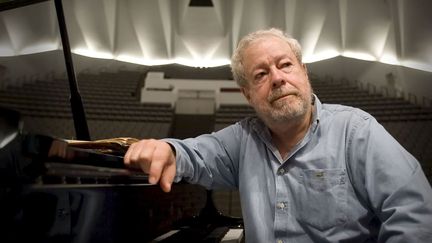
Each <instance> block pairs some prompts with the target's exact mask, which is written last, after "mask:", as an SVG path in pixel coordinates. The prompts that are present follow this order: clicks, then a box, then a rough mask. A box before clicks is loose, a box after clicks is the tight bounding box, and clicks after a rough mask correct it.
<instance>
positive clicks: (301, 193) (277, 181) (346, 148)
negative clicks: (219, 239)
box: [124, 29, 432, 243]
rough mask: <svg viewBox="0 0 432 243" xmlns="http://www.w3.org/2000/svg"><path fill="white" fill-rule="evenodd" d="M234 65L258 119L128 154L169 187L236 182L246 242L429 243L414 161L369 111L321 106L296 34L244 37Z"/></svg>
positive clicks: (431, 219) (431, 206) (431, 205)
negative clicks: (175, 184)
mask: <svg viewBox="0 0 432 243" xmlns="http://www.w3.org/2000/svg"><path fill="white" fill-rule="evenodd" d="M232 71H233V75H234V78H235V79H236V81H237V82H238V84H239V86H240V87H241V90H242V92H243V94H244V96H245V97H246V98H247V100H248V101H249V104H250V105H251V106H252V107H253V108H254V109H255V111H256V114H257V116H258V117H254V118H246V119H244V120H242V121H239V122H237V123H236V124H233V125H231V126H228V127H227V128H225V129H222V130H220V131H218V132H214V133H212V134H204V135H201V136H198V137H196V138H188V139H185V140H178V139H163V140H141V141H139V142H137V143H135V144H133V145H132V146H131V147H130V148H129V150H128V151H127V153H126V155H125V159H124V161H125V164H126V165H128V166H138V165H139V166H140V167H141V168H142V169H143V171H145V172H147V173H149V181H150V182H151V183H160V185H161V187H162V189H163V190H164V191H167V192H168V191H170V188H171V184H172V182H173V181H179V180H181V179H184V180H186V181H188V182H190V183H198V184H201V185H203V186H205V187H207V188H209V189H218V188H238V189H239V191H240V197H241V205H242V212H243V220H244V223H245V232H246V241H247V242H263V243H267V242H432V226H431V225H432V189H431V187H430V185H429V183H428V181H427V179H426V177H425V175H424V173H423V171H422V169H421V167H420V164H419V163H418V161H417V160H416V159H415V158H414V157H413V156H412V155H411V154H409V153H408V152H407V151H406V150H405V149H404V148H403V147H402V146H401V145H400V144H399V143H397V141H396V140H395V139H394V138H393V137H392V136H391V135H390V134H389V133H388V132H387V131H386V130H385V129H384V128H383V127H382V126H381V125H380V124H379V123H378V122H377V121H376V120H375V119H374V118H373V117H372V116H371V115H369V114H368V113H366V112H364V111H362V110H359V109H356V108H353V107H347V106H342V105H329V104H322V103H321V102H320V101H319V99H318V97H316V96H315V95H314V94H313V92H312V88H311V85H310V82H309V79H308V74H307V69H306V66H305V65H304V64H303V63H302V57H301V48H300V45H299V44H298V42H297V41H296V40H295V39H292V38H289V37H288V36H286V35H285V34H284V33H283V32H281V31H280V30H277V29H269V30H262V31H257V32H254V33H251V34H249V35H247V36H245V37H244V38H243V39H242V40H241V41H240V43H239V45H238V48H237V49H236V51H235V53H234V55H233V57H232Z"/></svg>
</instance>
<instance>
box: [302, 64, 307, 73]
mask: <svg viewBox="0 0 432 243" xmlns="http://www.w3.org/2000/svg"><path fill="white" fill-rule="evenodd" d="M302 66H303V69H304V71H305V73H306V74H307V73H308V70H307V66H306V64H304V63H303V64H302Z"/></svg>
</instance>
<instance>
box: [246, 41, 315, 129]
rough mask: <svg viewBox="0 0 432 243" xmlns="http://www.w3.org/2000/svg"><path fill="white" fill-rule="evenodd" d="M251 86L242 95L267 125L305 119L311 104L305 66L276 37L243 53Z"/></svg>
mask: <svg viewBox="0 0 432 243" xmlns="http://www.w3.org/2000/svg"><path fill="white" fill-rule="evenodd" d="M243 67H244V70H245V76H246V79H247V80H248V86H247V87H244V88H242V92H243V94H244V95H245V97H246V99H247V100H248V101H249V103H250V104H251V106H252V107H254V109H255V111H256V112H257V114H258V116H259V117H261V119H263V120H264V121H265V122H267V123H268V122H284V121H291V120H294V119H299V118H301V117H304V115H305V114H306V112H307V111H308V108H309V106H310V105H311V103H312V97H311V95H312V89H311V86H310V83H309V79H308V76H307V70H306V66H305V65H303V64H301V63H300V62H299V61H298V60H297V58H296V57H295V55H294V53H293V51H292V50H291V48H290V46H289V45H288V43H286V42H285V41H284V40H281V39H279V38H277V37H269V38H265V39H258V40H256V41H254V42H253V43H252V44H250V45H249V47H247V48H246V49H245V51H244V56H243Z"/></svg>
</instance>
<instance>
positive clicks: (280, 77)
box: [270, 68, 286, 88]
mask: <svg viewBox="0 0 432 243" xmlns="http://www.w3.org/2000/svg"><path fill="white" fill-rule="evenodd" d="M270 72H271V81H272V87H273V88H279V87H280V86H281V85H283V84H285V82H286V80H285V75H284V74H283V72H282V71H281V70H279V69H277V68H272V69H271V71H270Z"/></svg>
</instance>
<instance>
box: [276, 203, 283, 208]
mask: <svg viewBox="0 0 432 243" xmlns="http://www.w3.org/2000/svg"><path fill="white" fill-rule="evenodd" d="M276 207H277V208H278V209H284V208H285V203H283V202H279V203H277V204H276Z"/></svg>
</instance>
